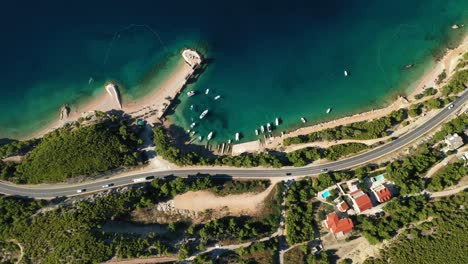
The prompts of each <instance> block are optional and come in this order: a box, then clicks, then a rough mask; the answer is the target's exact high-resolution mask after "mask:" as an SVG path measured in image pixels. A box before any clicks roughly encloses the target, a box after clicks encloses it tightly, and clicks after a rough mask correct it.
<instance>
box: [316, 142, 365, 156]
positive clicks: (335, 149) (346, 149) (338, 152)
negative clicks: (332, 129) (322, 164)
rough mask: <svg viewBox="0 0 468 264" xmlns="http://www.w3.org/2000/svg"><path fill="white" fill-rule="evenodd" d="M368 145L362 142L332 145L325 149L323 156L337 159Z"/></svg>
mask: <svg viewBox="0 0 468 264" xmlns="http://www.w3.org/2000/svg"><path fill="white" fill-rule="evenodd" d="M368 148H369V147H368V146H367V145H366V144H363V143H346V144H339V145H334V146H331V147H329V148H327V149H326V150H325V157H326V158H327V159H329V160H338V159H339V158H341V157H344V156H347V155H350V154H353V153H358V152H361V151H363V150H365V149H368Z"/></svg>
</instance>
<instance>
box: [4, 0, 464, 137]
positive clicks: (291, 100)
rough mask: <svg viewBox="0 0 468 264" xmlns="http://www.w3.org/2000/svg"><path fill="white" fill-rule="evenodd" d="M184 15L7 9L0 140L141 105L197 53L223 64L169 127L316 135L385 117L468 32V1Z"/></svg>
mask: <svg viewBox="0 0 468 264" xmlns="http://www.w3.org/2000/svg"><path fill="white" fill-rule="evenodd" d="M182 2H183V1H182ZM182 2H177V3H167V2H162V1H148V2H138V1H137V2H135V3H134V2H132V3H130V2H126V3H125V4H117V3H115V1H100V2H99V3H92V4H84V3H80V4H81V6H69V5H68V4H67V5H64V4H63V3H62V4H61V5H60V4H55V5H49V6H47V5H44V4H41V5H39V4H38V5H37V6H30V8H28V9H27V10H25V9H24V8H23V7H19V6H7V7H6V8H4V9H3V11H4V12H5V14H4V15H3V16H2V17H1V18H0V20H1V21H0V22H2V23H1V25H2V29H3V31H2V32H3V36H2V39H3V40H4V41H2V42H0V52H1V54H2V59H3V60H2V62H3V63H1V64H0V77H1V80H2V83H1V86H0V92H1V97H0V111H1V113H2V115H0V138H2V137H21V136H25V135H27V134H28V133H31V131H34V130H35V129H38V128H39V127H41V126H44V125H45V124H46V123H47V122H50V121H51V120H53V119H54V118H56V117H57V115H58V109H59V107H60V105H61V104H63V103H72V106H74V105H76V104H78V103H79V102H80V101H81V102H82V101H84V100H86V99H89V98H90V97H92V96H96V95H97V94H99V93H102V92H103V84H104V83H105V82H106V81H107V80H115V81H117V82H118V83H120V84H121V85H122V87H123V94H124V100H130V99H133V98H138V97H141V96H144V94H145V93H146V92H147V91H149V89H151V88H153V87H155V86H157V84H158V83H159V82H160V81H161V80H162V79H163V78H164V76H165V75H167V73H169V72H170V71H171V69H172V68H173V67H174V65H176V63H177V62H178V59H179V53H180V51H181V49H183V48H184V47H193V48H196V49H198V50H200V51H202V52H203V53H204V54H205V56H206V57H208V58H211V59H212V62H211V63H210V64H209V66H208V68H207V70H206V71H205V72H204V73H203V74H202V75H201V77H200V79H199V80H198V81H197V82H196V83H194V84H191V85H189V86H188V87H186V88H185V89H186V90H185V91H188V90H197V91H199V93H198V95H196V96H194V97H191V98H187V96H186V95H185V93H182V95H181V97H180V101H181V103H180V104H179V105H178V106H177V108H176V111H175V113H174V114H173V115H172V116H170V117H169V118H170V120H172V121H173V122H174V123H175V124H176V125H180V126H183V127H184V128H187V127H188V125H189V124H190V123H191V122H192V118H193V119H194V120H198V121H199V119H198V116H199V114H200V113H201V112H202V111H203V110H205V109H209V110H210V113H209V114H208V115H207V117H206V118H205V119H203V120H202V122H199V124H198V125H197V131H198V133H199V134H200V135H204V136H206V135H207V134H208V133H209V131H214V132H215V138H214V139H215V140H218V141H225V140H227V139H229V138H233V137H234V134H235V133H236V132H240V133H241V134H242V135H243V138H242V140H243V141H245V140H252V139H254V138H255V134H254V129H256V128H257V129H258V128H259V127H260V125H262V124H263V125H265V124H266V123H267V122H270V123H272V124H273V123H274V119H275V117H279V118H281V120H282V124H281V125H280V127H279V128H278V129H277V130H276V131H282V130H287V129H293V128H295V127H298V126H300V125H302V124H301V122H300V117H305V118H306V119H307V120H308V123H309V124H310V123H313V122H319V121H323V120H325V119H330V118H335V117H338V116H343V115H348V114H350V113H354V112H359V111H362V110H366V109H371V108H374V107H377V106H379V105H382V104H383V103H385V102H386V100H388V99H389V98H390V97H391V96H392V95H395V94H396V93H398V92H402V91H405V90H409V89H411V84H413V83H414V81H415V80H416V79H417V78H418V77H420V76H421V75H422V74H423V73H424V71H426V70H427V69H428V67H430V66H431V65H432V64H433V59H434V58H435V57H437V56H438V55H440V54H441V51H443V50H444V48H446V47H447V46H451V45H454V43H456V41H457V39H459V38H460V37H461V36H462V35H463V34H464V33H465V32H466V30H465V29H464V30H457V31H454V30H451V29H450V26H451V25H452V24H454V23H459V24H468V2H466V1H462V0H448V1H438V0H437V1H436V0H430V1H428V0H425V1H423V0H413V1H403V0H396V1H372V3H369V2H368V1H347V2H344V1H338V0H335V1H305V0H304V1H288V2H287V3H286V2H284V1H264V0H261V1H255V3H250V4H242V3H240V2H237V3H236V5H231V4H228V3H221V2H215V3H197V5H196V8H194V9H188V8H182V7H183V6H184V4H183V3H182ZM324 2H326V3H324ZM190 3H191V2H188V1H187V2H186V3H185V4H186V5H190ZM186 5H185V6H186ZM410 63H414V64H415V65H416V66H415V67H414V68H413V69H411V70H403V69H402V68H403V67H404V65H406V64H410ZM345 69H346V70H348V71H349V72H350V76H349V77H347V78H345V77H344V75H343V71H344V70H345ZM90 78H93V81H92V82H91V83H89V80H90ZM206 88H209V89H210V93H209V95H205V94H204V91H205V89H206ZM216 95H221V99H219V100H217V101H215V100H214V99H213V98H214V96H216ZM192 104H193V105H194V110H190V105H192ZM329 107H332V108H333V111H332V113H331V114H329V115H326V114H325V111H326V109H327V108H329Z"/></svg>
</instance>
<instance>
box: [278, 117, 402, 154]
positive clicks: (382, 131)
mask: <svg viewBox="0 0 468 264" xmlns="http://www.w3.org/2000/svg"><path fill="white" fill-rule="evenodd" d="M406 117H407V116H406V109H400V110H398V111H393V112H392V113H391V114H390V115H388V116H385V117H382V118H379V119H375V120H372V121H366V122H357V123H352V124H349V125H346V126H338V127H335V128H329V129H325V130H321V131H317V132H314V133H310V134H308V135H301V136H297V137H291V138H286V139H285V140H284V141H283V144H284V145H285V146H289V145H293V144H301V143H309V142H315V141H327V140H340V139H356V140H364V139H375V138H380V137H385V136H387V130H388V129H390V128H391V127H393V126H395V125H397V124H399V123H401V122H402V121H404V120H405V119H406Z"/></svg>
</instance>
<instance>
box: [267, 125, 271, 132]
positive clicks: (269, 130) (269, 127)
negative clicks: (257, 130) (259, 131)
mask: <svg viewBox="0 0 468 264" xmlns="http://www.w3.org/2000/svg"><path fill="white" fill-rule="evenodd" d="M267 131H268V132H271V125H270V123H267Z"/></svg>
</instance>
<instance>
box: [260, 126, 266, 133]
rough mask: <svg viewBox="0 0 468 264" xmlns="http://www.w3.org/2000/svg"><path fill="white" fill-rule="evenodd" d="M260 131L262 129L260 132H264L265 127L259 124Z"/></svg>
mask: <svg viewBox="0 0 468 264" xmlns="http://www.w3.org/2000/svg"><path fill="white" fill-rule="evenodd" d="M260 131H262V133H265V128H264V127H263V125H262V126H260Z"/></svg>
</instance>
